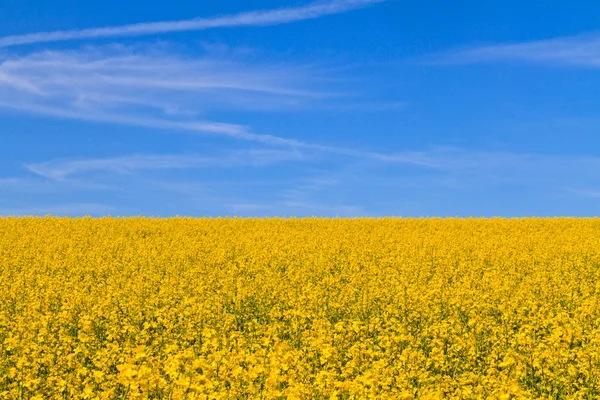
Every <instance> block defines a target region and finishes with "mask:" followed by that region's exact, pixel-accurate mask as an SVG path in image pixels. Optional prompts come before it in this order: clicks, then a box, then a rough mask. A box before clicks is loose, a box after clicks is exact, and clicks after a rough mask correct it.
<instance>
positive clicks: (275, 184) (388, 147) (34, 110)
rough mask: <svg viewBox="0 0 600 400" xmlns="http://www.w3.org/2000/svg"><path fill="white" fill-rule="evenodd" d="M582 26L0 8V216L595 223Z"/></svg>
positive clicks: (543, 10)
mask: <svg viewBox="0 0 600 400" xmlns="http://www.w3.org/2000/svg"><path fill="white" fill-rule="evenodd" d="M248 12H251V13H250V14H245V13H248ZM598 15H600V4H596V3H595V2H592V1H586V2H570V3H567V2H564V1H536V2H521V1H510V0H509V1H485V2H481V1H457V2H446V1H429V2H422V1H411V0H405V1H400V0H390V1H375V0H371V1H370V0H347V1H344V0H337V1H336V0H333V1H322V2H317V3H310V2H301V1H295V2H292V1H277V2H276V1H264V0H263V1H253V2H242V1H239V0H221V1H219V2H204V1H187V0H186V1H184V0H171V1H168V2H166V1H144V2H142V1H127V2H123V1H115V0H105V1H102V2H100V1H85V2H82V1H75V0H52V1H49V0H6V1H4V2H3V3H2V6H1V8H0V139H1V145H0V215H29V214H38V215H39V214H56V215H73V216H76V215H93V216H101V215H152V216H172V215H189V216H226V215H227V216H234V215H238V216H463V217H466V216H506V217H512V216H558V215H575V216H593V215H597V214H598V213H599V211H600V135H599V133H600V131H599V128H600V114H599V112H598V110H600V95H599V93H600V34H599V33H598V28H599V26H598ZM165 21H170V22H172V23H170V24H158V25H157V24H152V23H159V22H165ZM140 23H144V24H148V23H149V24H150V25H143V26H141V27H140V26H139V25H137V26H136V25H134V24H140ZM97 28H100V29H99V30H98V29H97ZM102 28H113V29H112V30H106V29H104V30H103V29H102ZM201 28H202V29H201ZM62 31H70V32H68V33H64V32H63V33H59V34H57V33H56V32H62Z"/></svg>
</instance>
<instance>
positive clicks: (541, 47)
mask: <svg viewBox="0 0 600 400" xmlns="http://www.w3.org/2000/svg"><path fill="white" fill-rule="evenodd" d="M428 61H430V62H431V63H433V64H477V63H487V62H494V61H520V62H530V63H540V64H549V65H564V66H578V67H593V68H597V67H600V35H597V34H590V35H580V36H569V37H559V38H554V39H547V40H537V41H530V42H522V43H513V44H494V45H488V46H478V47H472V48H465V49H460V50H455V51H449V52H446V53H443V54H438V55H433V56H432V57H430V59H429V60H428Z"/></svg>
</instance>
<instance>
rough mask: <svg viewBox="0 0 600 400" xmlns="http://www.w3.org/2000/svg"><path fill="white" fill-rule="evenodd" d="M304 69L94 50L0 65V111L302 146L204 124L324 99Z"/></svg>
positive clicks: (35, 55) (17, 59)
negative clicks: (215, 117)
mask: <svg viewBox="0 0 600 400" xmlns="http://www.w3.org/2000/svg"><path fill="white" fill-rule="evenodd" d="M310 75H316V73H315V72H314V71H312V70H309V69H307V67H298V66H291V65H260V64H256V63H248V62H247V63H244V62H241V61H233V60H226V59H214V58H211V57H210V56H205V55H204V56H202V55H200V56H196V57H190V56H188V57H185V56H182V55H178V54H174V53H172V52H169V51H159V50H157V49H153V48H146V49H139V48H137V49H132V48H122V47H114V46H111V47H102V48H89V49H85V50H77V51H61V52H49V51H45V52H40V53H33V54H30V55H26V56H21V57H8V58H5V59H3V60H2V59H0V108H4V109H10V110H18V111H20V112H26V113H32V114H41V115H46V116H54V117H60V118H69V119H78V120H84V121H96V122H106V123H117V124H126V125H134V126H142V127H150V128H158V129H167V130H178V131H187V132H198V133H211V134H217V135H226V136H232V137H236V138H239V139H243V140H251V141H260V142H265V143H274V144H286V145H299V144H300V142H298V141H294V140H290V139H285V138H277V137H274V136H270V135H258V134H252V133H250V131H249V128H247V127H245V126H243V125H240V124H236V123H228V122H220V121H211V120H206V119H199V118H198V116H199V115H204V114H207V113H209V112H210V111H213V110H215V109H225V110H231V109H233V110H240V109H244V108H245V107H253V108H256V107H259V108H260V107H262V108H263V109H270V108H280V107H285V104H291V103H290V102H288V100H293V102H292V103H294V104H298V103H301V102H302V101H305V100H306V101H310V99H314V98H315V97H321V96H323V94H320V93H317V92H313V91H311V90H310V88H309V86H311V84H310V82H309V81H310V79H311V78H310Z"/></svg>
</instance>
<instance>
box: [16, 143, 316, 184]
mask: <svg viewBox="0 0 600 400" xmlns="http://www.w3.org/2000/svg"><path fill="white" fill-rule="evenodd" d="M304 157H305V155H303V154H302V153H300V152H299V151H298V150H276V149H248V150H244V151H231V152H229V153H227V154H225V155H223V156H201V155H170V154H161V155H148V154H146V155H133V156H126V157H112V158H88V159H77V160H52V161H47V162H42V163H34V164H28V165H26V168H27V169H28V170H29V171H31V172H33V173H34V174H36V175H39V176H42V177H44V178H48V179H52V180H57V181H62V180H65V179H67V178H70V177H72V176H75V175H82V174H86V173H92V172H112V173H121V174H123V173H133V172H135V171H144V170H176V169H195V168H207V167H223V168H227V167H239V166H264V165H269V164H273V163H280V162H287V161H299V160H302V159H303V158H304Z"/></svg>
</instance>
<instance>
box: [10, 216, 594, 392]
mask: <svg viewBox="0 0 600 400" xmlns="http://www.w3.org/2000/svg"><path fill="white" fill-rule="evenodd" d="M599 301H600V220H598V219H572V218H556V219H394V218H383V219H316V218H307V219H240V218H225V219H192V218H173V219H151V218H118V219H115V218H101V219H92V218H81V219H70V218H51V217H46V218H4V219H0V398H1V399H17V398H18V399H55V398H69V399H71V398H73V399H142V398H143V399H146V398H149V399H167V398H169V399H183V398H188V399H193V398H197V399H236V398H237V399H242V398H262V399H350V398H361V399H362V398H373V399H375V398H379V399H384V398H393V399H444V398H446V399H520V398H527V399H529V398H531V399H534V398H535V399H593V398H600V379H599V378H600V303H599Z"/></svg>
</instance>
